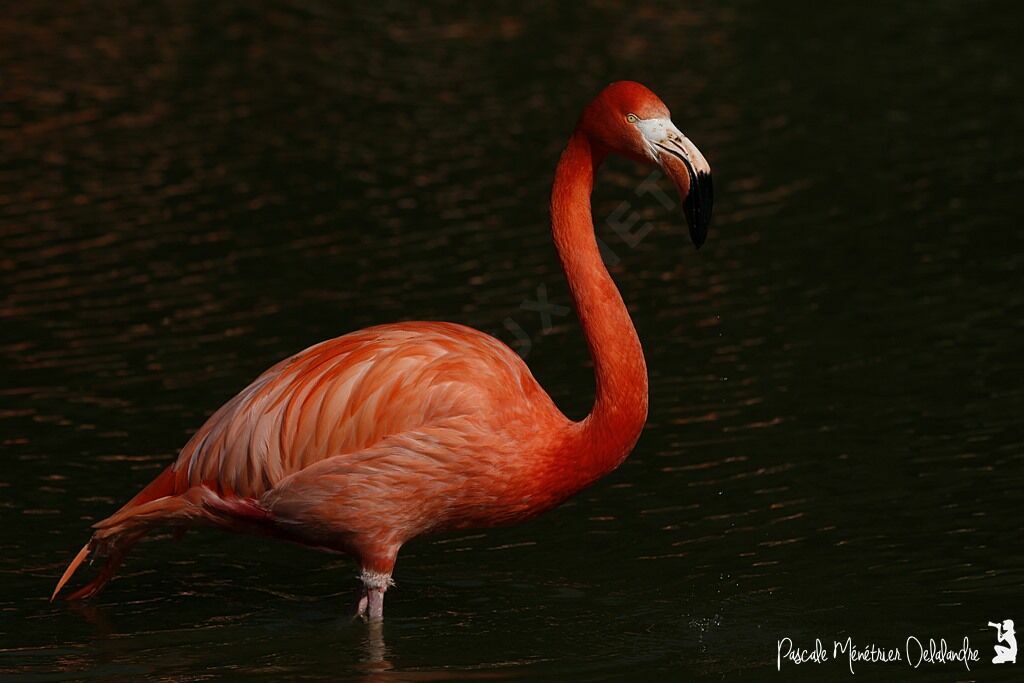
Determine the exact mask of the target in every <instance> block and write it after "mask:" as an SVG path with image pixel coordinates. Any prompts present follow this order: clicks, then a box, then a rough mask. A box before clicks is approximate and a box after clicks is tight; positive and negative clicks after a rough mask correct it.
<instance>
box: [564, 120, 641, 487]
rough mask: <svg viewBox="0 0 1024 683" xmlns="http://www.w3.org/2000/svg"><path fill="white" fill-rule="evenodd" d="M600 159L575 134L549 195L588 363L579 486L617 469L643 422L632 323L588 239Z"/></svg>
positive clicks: (578, 428)
mask: <svg viewBox="0 0 1024 683" xmlns="http://www.w3.org/2000/svg"><path fill="white" fill-rule="evenodd" d="M602 160H603V154H602V153H601V152H600V151H598V150H595V149H594V148H593V146H592V145H591V142H590V140H589V139H588V138H587V136H586V134H585V133H582V132H580V131H576V132H575V133H574V134H573V136H572V138H571V139H570V140H569V144H568V146H566V148H565V151H564V152H563V153H562V158H561V159H560V160H559V162H558V168H557V170H556V171H555V184H554V188H553V189H552V192H551V230H552V233H553V235H554V239H555V246H556V248H557V249H558V256H559V258H560V259H561V262H562V268H563V270H564V271H565V276H566V278H567V279H568V281H569V288H570V290H571V292H572V299H573V304H574V305H575V307H576V312H577V314H578V315H579V318H580V324H581V325H582V327H583V333H584V335H585V336H586V339H587V346H588V347H589V349H590V357H591V359H592V360H593V362H594V374H595V379H596V389H597V392H596V393H597V395H596V397H595V400H594V407H593V409H592V410H591V412H590V415H588V416H587V418H586V419H585V420H583V421H582V422H579V423H575V424H574V426H573V429H574V430H575V432H574V436H575V439H574V441H575V443H574V444H573V446H574V451H575V456H574V457H576V458H578V460H579V477H580V478H581V479H582V480H583V482H581V483H589V482H590V481H593V480H594V479H597V478H599V477H601V476H602V475H604V474H607V473H608V472H610V471H611V470H613V469H615V467H617V466H618V465H619V463H621V462H622V461H623V460H624V459H625V458H626V456H627V455H629V452H630V450H632V448H633V445H634V444H635V443H636V440H637V438H639V436H640V431H641V430H642V429H643V426H644V422H646V420H647V366H646V364H645V363H644V354H643V350H642V349H641V348H640V340H639V339H638V338H637V334H636V330H635V329H634V328H633V321H632V320H630V318H629V312H628V311H627V310H626V305H625V304H624V303H623V301H622V296H620V294H619V290H618V289H616V287H615V283H614V282H613V281H612V278H611V276H610V275H609V274H608V269H607V268H605V265H604V262H603V261H602V259H601V253H600V250H599V249H598V246H597V238H596V236H595V235H594V222H593V218H592V217H591V212H590V194H591V191H592V190H593V188H594V173H595V172H596V170H597V168H598V167H599V166H600V165H601V161H602Z"/></svg>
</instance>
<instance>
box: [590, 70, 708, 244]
mask: <svg viewBox="0 0 1024 683" xmlns="http://www.w3.org/2000/svg"><path fill="white" fill-rule="evenodd" d="M578 128H579V129H580V130H582V131H583V132H584V133H586V134H587V136H588V137H589V138H590V141H591V144H593V145H595V146H596V147H597V149H598V150H599V152H600V153H602V154H607V153H612V154H618V155H620V156H624V157H626V158H627V159H633V160H634V161H638V162H640V163H643V164H656V165H658V166H660V167H661V168H662V169H663V170H664V171H665V173H666V174H667V175H668V177H669V178H671V179H672V182H673V183H675V185H676V188H677V189H678V190H679V196H680V197H681V198H682V200H683V213H684V215H685V216H686V222H687V224H688V225H689V227H690V239H692V240H693V244H694V246H696V247H697V248H698V249H699V248H700V246H701V245H702V244H704V240H705V239H706V238H707V236H708V228H709V227H710V225H711V205H712V203H713V200H714V190H713V186H712V183H711V166H710V165H708V162H707V159H705V158H704V155H703V154H701V153H700V150H699V149H697V146H696V145H694V144H693V143H692V142H690V140H689V138H687V137H686V136H685V135H683V134H682V132H680V130H679V129H678V128H676V125H675V124H674V123H672V118H671V117H670V115H669V111H668V107H666V106H665V103H664V102H662V101H661V99H660V98H659V97H658V96H657V95H655V94H654V93H653V92H651V91H650V90H649V89H647V88H646V87H645V86H643V85H641V84H639V83H635V82H633V81H618V82H616V83H612V84H611V85H609V86H608V87H606V88H605V89H604V90H602V91H601V94H600V95H598V96H597V98H595V99H594V101H593V102H591V103H590V105H589V106H588V107H587V108H586V110H585V111H584V112H583V117H582V118H581V119H580V123H579V126H578Z"/></svg>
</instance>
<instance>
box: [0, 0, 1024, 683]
mask: <svg viewBox="0 0 1024 683" xmlns="http://www.w3.org/2000/svg"><path fill="white" fill-rule="evenodd" d="M1022 20H1024V11H1022V10H1021V9H1020V6H1019V5H1017V4H1015V3H1010V2H1004V3H988V2H978V3H955V2H910V3H900V4H897V3H885V4H884V5H883V4H880V3H878V4H876V3H844V4H835V5H830V6H826V5H821V6H820V7H819V8H818V9H813V7H812V6H811V5H809V4H803V3H755V2H725V3H722V2H698V3H686V4H685V6H682V4H681V3H666V4H664V5H658V6H653V5H651V6H648V5H637V4H636V3H623V4H621V5H620V4H618V3H609V2H599V3H595V4H592V5H589V6H584V5H582V4H575V3H574V4H566V5H564V6H562V7H560V8H556V7H552V6H549V5H548V4H547V3H540V2H538V3H527V4H525V5H522V4H520V3H516V4H510V5H506V6H498V5H488V6H486V7H485V6H483V5H481V6H478V7H468V8H467V7H463V6H462V5H461V4H458V3H448V6H442V5H438V6H437V7H436V8H435V9H424V8H421V7H419V6H418V5H417V4H415V3H399V2H378V3H364V4H361V5H360V6H359V9H358V11H352V10H348V9H344V8H342V7H340V6H335V5H334V4H332V3H326V2H318V1H317V0H296V1H295V2H274V3H268V4H265V5H263V6H262V7H261V8H260V9H259V10H256V9H245V8H242V7H237V6H234V4H233V3H203V2H167V3H155V2H134V3H133V2H111V3H100V4H94V3H61V4H60V5H59V6H48V5H45V4H44V3H23V4H22V5H21V6H20V7H8V8H6V9H5V10H4V12H3V15H2V16H0V45H3V47H2V48H0V54H2V55H3V58H2V61H0V150H2V155H0V231H2V245H0V246H2V249H0V315H2V331H0V369H2V389H0V396H2V403H0V439H2V443H3V448H2V457H3V461H2V462H3V469H2V471H0V515H2V516H0V529H2V531H0V612H2V616H0V677H2V678H7V677H14V678H15V679H18V680H21V679H24V680H32V681H44V680H57V679H112V680H134V679H142V678H147V679H165V680H176V681H177V680H198V679H206V678H212V679H220V678H233V677H238V676H242V675H247V676H249V677H253V678H255V677H262V678H264V679H270V680H278V679H290V678H302V679H324V680H346V679H352V678H360V677H362V676H366V677H369V678H376V677H379V678H380V679H381V680H389V679H394V680H442V679H450V678H451V679H460V678H461V679H466V678H468V679H488V680H490V679H502V680H504V679H545V680H565V679H579V680H597V679H608V678H621V677H626V676H632V677H640V676H643V675H647V676H649V675H654V674H658V675H660V676H663V677H664V676H668V677H670V678H671V679H673V680H675V679H692V678H697V677H700V678H708V679H736V678H741V679H748V678H749V679H766V680H782V679H787V678H790V677H792V676H793V675H799V676H801V677H805V678H814V679H842V680H848V679H849V673H848V672H847V671H846V668H845V664H843V663H841V662H840V663H836V662H832V663H830V664H827V665H825V664H823V665H814V664H805V665H801V666H800V667H796V666H793V665H789V666H787V667H786V668H784V670H783V672H782V674H779V673H777V672H776V670H775V665H776V661H775V657H776V646H777V641H778V640H779V639H781V638H784V637H787V636H788V637H791V638H793V639H794V640H795V641H798V644H799V645H801V646H803V647H809V646H811V645H813V640H814V638H815V637H819V638H821V639H822V640H823V641H825V643H826V644H827V645H828V646H829V648H830V646H831V642H832V640H833V639H836V638H839V639H845V638H846V637H848V636H850V637H852V638H853V639H854V641H855V643H857V644H859V645H861V646H864V645H867V644H868V643H871V642H874V643H877V644H879V645H880V646H886V647H899V648H902V646H903V644H904V641H905V639H906V638H907V637H908V636H909V635H915V636H916V637H919V638H920V639H921V640H922V641H925V642H926V641H927V639H928V638H930V637H934V638H946V639H947V641H948V642H949V643H950V644H951V645H953V646H954V647H959V645H960V643H961V642H962V640H963V637H964V636H965V635H966V636H969V637H970V638H971V642H972V646H973V647H975V648H977V649H979V650H980V657H981V661H980V662H979V663H976V664H974V665H972V670H971V671H970V672H968V671H967V670H966V669H965V668H964V667H963V666H962V665H958V664H946V665H927V664H925V665H922V666H921V668H920V669H917V670H911V669H909V668H908V667H907V666H906V664H905V663H904V664H903V665H902V667H901V666H900V665H894V664H861V665H859V666H858V667H857V672H858V679H859V678H863V674H867V675H868V676H869V678H889V679H898V678H902V679H904V680H954V679H957V678H959V679H964V678H971V677H974V676H977V677H979V678H982V679H991V678H993V677H996V676H997V675H999V674H1002V675H1003V676H1006V677H1010V676H1011V674H1013V673H1015V672H1014V670H1013V667H1012V665H1007V666H1003V667H996V666H993V665H992V664H990V660H991V657H992V645H993V644H994V641H995V635H994V630H993V629H991V628H989V627H987V626H986V623H987V622H989V621H995V620H999V621H1001V620H1002V619H1005V618H1016V619H1017V620H1018V623H1019V624H1024V609H1022V607H1024V599H1022V592H1024V572H1022V563H1024V549H1022V544H1021V539H1022V527H1024V524H1022V521H1021V520H1022V516H1021V515H1022V510H1021V505H1020V501H1021V495H1020V491H1021V487H1022V484H1024V468H1022V460H1024V458H1022V456H1024V447H1022V437H1024V430H1022V429H1021V419H1020V413H1021V409H1022V407H1024V391H1022V379H1024V361H1022V351H1024V343H1022V341H1021V339H1022V335H1024V324H1022V319H1024V288H1022V287H1021V284H1022V283H1021V277H1020V272H1021V269H1022V267H1024V249H1022V247H1024V232H1022V231H1021V229H1020V228H1021V218H1022V215H1024V211H1022V210H1021V204H1020V200H1019V197H1020V188H1021V185H1022V182H1024V170H1022V169H1024V133H1022V131H1021V127H1022V124H1024V96H1022V94H1021V92H1022V91H1021V65H1022V64H1024V50H1022V48H1021V45H1022V41H1021V40H1020V31H1019V29H1020V25H1021V22H1022ZM623 77H628V78H634V79H637V80H641V81H644V82H646V83H647V84H648V85H650V86H651V87H652V88H653V89H654V90H655V91H656V92H658V93H659V94H660V95H661V96H662V97H663V99H665V100H666V102H668V104H669V106H670V107H672V109H673V114H674V118H675V119H676V121H677V123H678V124H679V125H680V127H681V128H682V129H683V130H684V131H686V132H687V133H688V134H689V135H690V137H692V138H693V139H694V141H695V142H696V143H697V144H698V145H699V146H700V147H701V148H702V150H703V151H704V152H705V154H706V155H707V157H708V158H709V159H710V161H711V163H712V165H713V167H714V168H715V171H716V177H715V182H716V186H717V188H716V189H717V190H718V202H717V205H716V218H715V226H714V228H713V230H712V233H711V236H710V238H709V240H708V243H707V245H706V246H705V248H704V249H703V250H702V251H701V252H699V253H695V252H694V251H693V250H692V248H691V247H689V246H688V244H687V240H686V237H685V228H684V227H683V222H682V217H681V216H680V215H679V214H678V212H676V213H672V214H668V213H666V212H665V211H664V210H663V209H662V207H661V206H660V205H659V204H658V203H657V201H655V200H654V199H653V198H651V197H649V196H647V197H637V195H636V188H637V186H638V185H639V184H640V183H641V182H642V181H643V179H644V178H645V177H646V176H647V173H648V172H647V171H643V170H640V169H637V168H634V167H633V166H631V165H630V164H626V163H615V164H612V165H611V167H609V168H607V169H605V171H604V173H603V175H602V177H601V180H600V187H599V190H598V192H597V194H596V196H595V216H598V217H599V218H600V217H604V216H609V215H612V214H614V212H615V211H616V210H617V209H618V207H619V206H620V205H621V204H622V203H623V202H626V203H627V208H628V210H629V211H635V212H637V213H638V215H639V216H640V217H642V219H643V220H644V221H649V222H650V223H651V225H652V226H653V230H651V232H650V233H649V234H647V235H646V236H645V238H644V239H643V240H642V241H641V242H640V243H639V244H638V245H636V246H635V247H630V246H628V245H626V243H625V242H624V241H623V239H622V238H621V236H619V235H617V234H616V233H615V232H614V231H613V230H610V229H608V226H607V225H604V226H602V228H601V235H602V237H603V238H604V240H605V241H606V242H607V244H608V246H609V248H610V251H611V253H612V256H611V258H613V260H616V261H617V265H616V266H615V268H614V271H615V275H616V278H617V281H618V283H619V285H620V287H621V288H622V290H623V293H624V296H625V298H626V300H627V301H628V302H629V303H630V305H631V309H632V310H633V312H634V316H635V321H636V325H637V327H638V329H639V331H640V335H641V338H642V340H643V342H644V346H645V349H646V353H647V360H648V365H649V367H650V372H651V380H652V389H651V394H652V396H651V399H652V407H651V416H650V423H649V425H648V428H647V430H646V432H645V433H644V435H643V437H642V438H641V440H640V443H639V444H638V446H637V448H636V451H635V452H634V454H633V456H632V457H631V459H629V460H628V461H627V462H626V463H625V464H624V465H623V466H622V468H621V469H620V470H618V471H617V472H616V473H614V474H613V475H612V476H610V477H608V478H607V479H606V480H604V481H602V482H600V483H599V484H598V485H597V486H595V487H593V488H592V489H590V490H588V491H585V492H584V493H583V494H581V495H580V496H578V497H577V498H576V499H574V500H573V501H572V502H570V503H569V504H567V505H565V506H564V507H562V508H560V509H559V510H557V511H555V512H553V513H551V514H548V515H546V516H544V517H542V518H539V519H538V520H536V521H534V522H532V523H529V524H527V525H524V526H520V527H517V528H512V529H502V530H489V531H483V532H480V533H474V534H468V535H464V536H459V537H447V538H440V539H433V540H424V541H419V542H416V543H413V544H410V545H409V546H408V547H407V548H406V549H405V550H403V553H402V556H401V557H400V561H399V564H398V569H397V572H396V577H395V578H396V580H397V582H398V586H397V588H395V589H394V590H392V591H391V592H389V594H388V600H387V616H388V619H387V622H386V623H385V625H384V626H383V629H382V630H375V629H372V628H369V627H367V626H366V625H365V624H362V623H352V622H350V621H349V620H348V619H347V617H346V612H347V610H348V609H349V600H350V596H351V594H352V590H353V589H354V586H355V581H354V579H353V576H354V574H355V568H354V567H353V566H352V564H351V563H349V562H347V561H345V560H344V559H341V558H338V557H333V556H327V555H321V554H318V553H316V552H313V551H308V550H304V549H300V548H295V547H291V546H288V545H283V544H275V543H273V542H270V541H262V540H257V539H251V538H236V537H228V536H225V535H220V534H217V533H214V532H207V533H203V532H198V533H194V534H191V535H189V536H188V537H186V538H185V539H183V540H181V541H179V542H171V541H170V540H166V539H165V540H164V541H163V542H153V543H148V544H144V545H142V546H140V547H139V548H138V550H137V551H136V552H135V553H134V555H133V556H132V557H131V558H130V560H129V563H128V565H127V566H126V568H125V570H124V572H123V575H122V576H121V578H120V579H119V580H117V581H115V582H114V583H113V584H112V585H111V586H110V588H109V589H108V590H107V592H106V593H104V594H103V595H102V596H101V598H100V599H99V600H98V601H96V602H94V603H91V604H88V605H81V606H69V605H67V604H56V605H51V604H49V603H48V602H47V598H48V596H49V592H50V591H51V589H52V587H53V584H54V582H55V580H56V578H57V577H58V576H59V574H60V572H61V571H62V570H63V567H64V565H65V564H66V563H67V561H68V560H69V559H70V557H71V555H72V554H73V553H74V551H75V550H76V549H77V548H78V547H79V546H80V544H81V543H82V542H83V541H84V540H85V538H86V537H87V534H88V526H89V524H90V523H91V522H93V521H95V520H97V519H99V518H102V517H104V516H106V515H107V514H109V513H110V512H111V511H112V510H113V509H114V508H116V507H117V506H118V505H119V504H120V503H121V502H123V501H124V500H125V499H126V498H128V497H130V496H131V495H132V494H134V493H135V492H136V491H137V490H138V489H139V488H140V487H141V486H142V485H143V484H144V483H145V482H146V481H148V479H149V478H150V477H152V476H153V475H155V474H156V473H157V472H158V471H159V470H160V469H161V468H162V467H163V466H165V465H166V463H168V462H169V461H170V460H171V458H172V457H173V456H174V454H175V452H176V449H177V448H179V447H180V446H181V445H182V444H183V443H184V442H185V440H186V439H187V438H188V436H189V434H190V433H191V432H192V431H193V430H194V429H195V428H196V427H198V426H199V425H200V424H201V423H202V421H203V420H204V419H205V417H206V416H207V415H208V414H210V413H211V412H212V411H213V410H214V409H216V408H217V407H218V406H219V405H220V404H221V403H222V402H223V401H225V400H226V399H227V398H229V397H230V396H231V395H232V394H233V393H234V392H235V391H237V390H238V389H240V388H241V387H243V386H244V385H245V384H246V383H247V382H248V381H249V380H250V379H252V378H253V377H254V376H255V375H256V374H258V373H259V372H260V371H262V370H263V369H264V368H265V367H267V366H269V365H270V364H272V363H273V362H276V361H277V360H278V359H280V358H282V357H285V356H287V355H289V354H291V353H294V352H296V351H298V350H300V349H302V348H304V347H305V346H307V345H310V344H312V343H315V342H317V341H320V340H322V339H325V338H328V337H332V336H336V335H339V334H342V333H344V332H347V331H350V330H353V329H357V328H360V327H364V326H367V325H371V324H375V323H381V322H388V321H393V320H400V319H414V318H417V319H447V320H454V321H459V322H463V323H467V324H470V325H474V326H476V327H479V328H481V329H484V330H487V331H490V332H492V333H495V334H497V335H498V336H499V337H501V338H502V339H504V340H506V341H507V342H509V343H510V344H514V345H517V346H518V348H520V349H521V350H522V351H523V352H524V353H526V354H527V355H528V362H529V364H530V366H531V367H532V369H533V370H534V373H535V374H536V375H537V377H538V378H539V379H540V380H541V382H542V384H544V386H545V387H547V388H548V390H549V391H550V392H551V394H552V395H553V396H554V398H555V399H556V400H557V402H558V403H559V405H561V406H562V407H563V409H564V410H566V411H567V412H568V413H569V414H571V415H573V416H581V415H582V414H584V413H585V411H586V409H587V408H588V406H589V401H590V400H591V391H592V379H591V374H590V373H591V369H590V367H588V361H587V358H586V353H585V348H584V346H583V341H582V337H581V335H580V332H579V330H578V327H577V324H576V321H575V319H574V318H573V317H572V316H558V315H555V316H554V317H553V323H554V324H553V327H552V328H551V329H549V330H547V331H546V332H545V330H544V329H543V325H542V321H541V318H540V317H539V316H538V315H537V314H536V313H535V312H532V311H530V310H525V309H523V308H521V307H520V304H521V302H522V301H524V300H536V299H537V296H538V288H539V287H541V286H543V287H544V290H543V291H544V293H545V295H546V296H547V297H548V298H549V299H550V301H551V302H552V303H554V304H556V305H565V304H567V303H568V290H567V288H566V286H565V284H564V282H563V280H562V277H561V274H560V272H559V270H558V266H557V260H556V258H555V254H554V250H553V247H552V246H551V244H550V241H549V234H548V231H547V217H546V204H547V193H548V190H549V186H550V182H551V178H552V169H553V167H554V163H555V160H556V159H557V155H558V153H559V151H560V148H561V146H562V145H563V143H564V140H565V138H566V136H567V134H568V132H569V131H570V130H571V127H572V125H573V123H574V121H575V118H576V116H577V115H578V112H579V110H580V109H581V107H582V106H583V105H584V104H585V103H586V102H587V101H588V99H589V98H590V97H592V96H593V95H594V94H595V93H596V92H597V91H598V90H599V88H600V87H601V86H602V85H603V84H605V83H606V82H608V81H611V80H615V79H618V78H623ZM615 215H622V214H615ZM629 215H631V214H629ZM602 222H604V221H602ZM830 654H831V652H830ZM784 666H785V665H784ZM1019 666H1024V661H1022V664H1021V665H1019Z"/></svg>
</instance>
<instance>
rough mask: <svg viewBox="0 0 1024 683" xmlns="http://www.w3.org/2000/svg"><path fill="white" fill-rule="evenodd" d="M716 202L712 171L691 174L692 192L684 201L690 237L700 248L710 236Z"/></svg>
mask: <svg viewBox="0 0 1024 683" xmlns="http://www.w3.org/2000/svg"><path fill="white" fill-rule="evenodd" d="M713 203H714V187H713V185H712V182H711V174H710V173H693V174H691V175H690V192H689V194H687V195H686V201H684V202H683V212H684V213H685V214H686V223H687V225H689V226H690V239H691V240H693V246H695V247H696V248H697V249H700V248H701V247H702V246H703V245H704V241H705V240H706V239H707V238H708V229H709V228H710V227H711V208H712V204H713Z"/></svg>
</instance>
